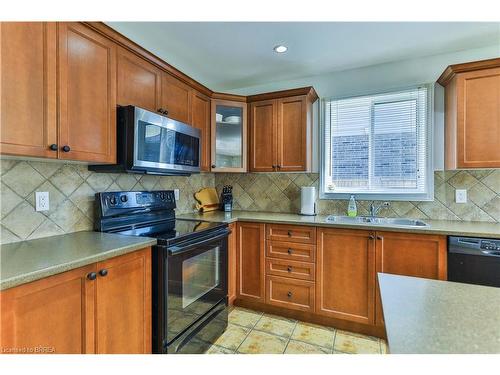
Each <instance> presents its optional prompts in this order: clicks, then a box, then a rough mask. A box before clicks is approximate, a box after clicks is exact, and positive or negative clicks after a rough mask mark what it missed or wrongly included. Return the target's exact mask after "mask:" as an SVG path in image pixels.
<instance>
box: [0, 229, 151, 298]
mask: <svg viewBox="0 0 500 375" xmlns="http://www.w3.org/2000/svg"><path fill="white" fill-rule="evenodd" d="M154 244H156V239H154V238H147V237H132V236H123V235H119V234H109V233H100V232H76V233H70V234H64V235H61V236H52V237H46V238H40V239H36V240H30V241H21V242H14V243H10V244H6V245H2V246H1V247H0V290H4V289H8V288H12V287H14V286H17V285H21V284H25V283H28V282H31V281H35V280H39V279H42V278H44V277H47V276H52V275H55V274H58V273H62V272H65V271H69V270H72V269H75V268H78V267H82V266H85V265H87V264H91V263H95V262H98V261H101V260H105V259H109V258H112V257H115V256H118V255H122V254H126V253H130V252H132V251H135V250H139V249H142V248H144V247H148V246H151V245H154Z"/></svg>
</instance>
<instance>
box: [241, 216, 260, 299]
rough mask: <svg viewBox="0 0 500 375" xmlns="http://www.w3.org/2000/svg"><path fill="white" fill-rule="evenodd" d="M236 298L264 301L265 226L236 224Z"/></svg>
mask: <svg viewBox="0 0 500 375" xmlns="http://www.w3.org/2000/svg"><path fill="white" fill-rule="evenodd" d="M237 228H238V233H237V241H238V243H237V254H236V259H237V261H236V263H237V272H238V273H237V282H236V283H237V298H238V299H246V300H251V301H256V302H264V301H265V274H264V273H265V259H264V253H265V230H264V228H265V225H264V224H259V223H238V224H237Z"/></svg>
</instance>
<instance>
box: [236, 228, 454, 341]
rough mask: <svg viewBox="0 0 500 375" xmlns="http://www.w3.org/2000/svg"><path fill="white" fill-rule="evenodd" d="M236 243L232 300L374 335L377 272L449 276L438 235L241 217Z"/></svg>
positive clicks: (378, 313)
mask: <svg viewBox="0 0 500 375" xmlns="http://www.w3.org/2000/svg"><path fill="white" fill-rule="evenodd" d="M289 233H290V234H289ZM264 234H265V235H266V238H264ZM312 239H314V241H315V242H314V243H311V241H312ZM236 248H237V249H236V252H237V262H236V274H237V278H238V280H237V296H236V301H235V304H236V305H240V306H244V307H248V308H252V309H257V310H259V309H260V310H263V311H265V312H269V313H271V314H281V315H283V316H286V317H289V318H294V319H299V320H304V321H310V322H313V323H319V324H323V325H332V326H335V327H337V328H340V329H345V330H350V331H353V332H360V333H363V334H368V335H375V336H379V337H384V335H385V330H384V327H383V314H382V307H381V303H380V292H379V289H378V283H377V272H385V273H392V274H398V275H406V276H416V277H425V278H431V279H440V280H445V279H446V274H447V266H446V264H447V259H446V256H447V249H446V236H441V235H432V234H418V233H404V232H389V231H374V230H358V229H337V228H321V227H318V228H316V227H310V226H299V225H282V224H265V225H264V224H261V223H248V222H241V223H237V244H236ZM230 272H231V271H230ZM264 284H265V285H264Z"/></svg>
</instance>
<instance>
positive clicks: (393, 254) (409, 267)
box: [375, 232, 447, 325]
mask: <svg viewBox="0 0 500 375" xmlns="http://www.w3.org/2000/svg"><path fill="white" fill-rule="evenodd" d="M376 270H377V272H384V273H391V274H395V275H404V276H414V277H423V278H427V279H436V280H446V277H447V249H446V236H440V235H432V234H413V233H399V232H376ZM375 305H376V313H375V315H376V324H377V325H383V324H384V320H383V311H382V303H381V299H380V291H379V288H378V282H377V288H376V300H375Z"/></svg>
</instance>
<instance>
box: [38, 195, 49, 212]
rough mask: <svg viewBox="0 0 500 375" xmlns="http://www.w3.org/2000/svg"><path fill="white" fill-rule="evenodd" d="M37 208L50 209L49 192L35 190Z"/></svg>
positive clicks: (40, 209) (39, 209)
mask: <svg viewBox="0 0 500 375" xmlns="http://www.w3.org/2000/svg"><path fill="white" fill-rule="evenodd" d="M35 210H36V211H48V210H49V192H48V191H37V192H35Z"/></svg>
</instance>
